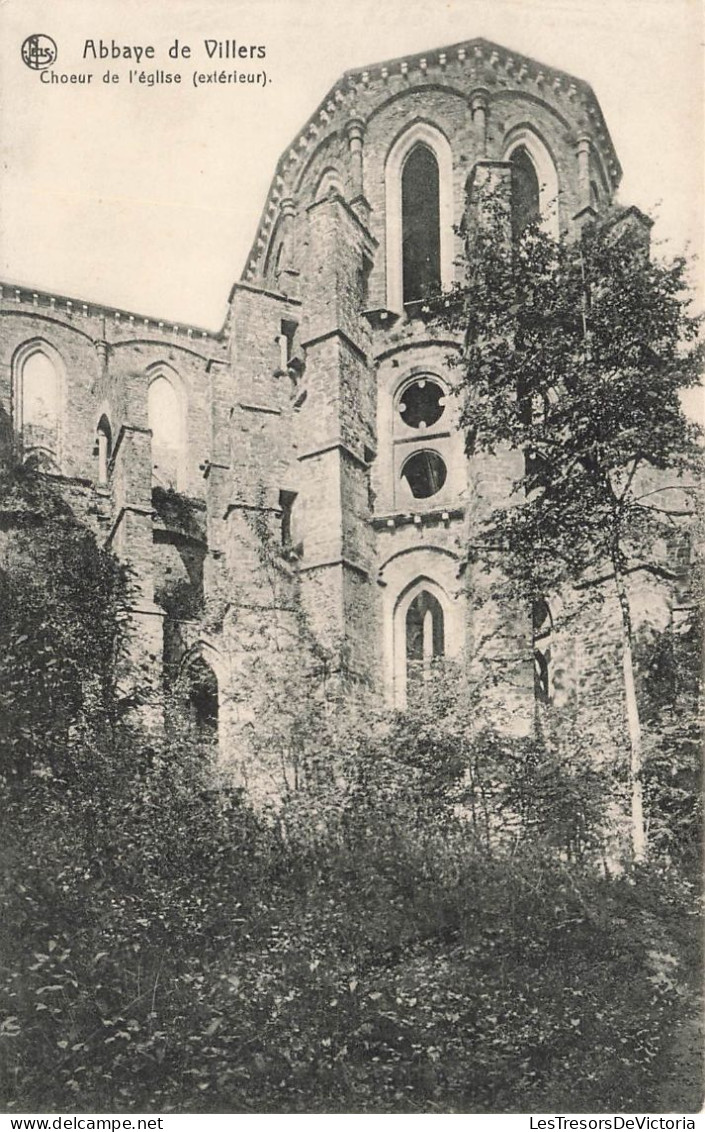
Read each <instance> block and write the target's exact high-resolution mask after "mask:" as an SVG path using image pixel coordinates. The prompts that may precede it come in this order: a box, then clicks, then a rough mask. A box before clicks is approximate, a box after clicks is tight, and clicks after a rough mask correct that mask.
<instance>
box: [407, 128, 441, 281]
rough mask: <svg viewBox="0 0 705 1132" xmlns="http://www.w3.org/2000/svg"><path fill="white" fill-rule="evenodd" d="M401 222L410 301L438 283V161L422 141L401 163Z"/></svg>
mask: <svg viewBox="0 0 705 1132" xmlns="http://www.w3.org/2000/svg"><path fill="white" fill-rule="evenodd" d="M401 222H402V278H403V296H404V302H405V303H413V302H415V301H416V300H417V299H422V298H424V296H425V295H428V294H429V292H431V291H433V290H435V289H437V288H438V287H440V285H441V235H440V192H439V178H438V162H437V161H436V158H435V155H434V154H433V153H432V152H431V150H430V149H429V148H428V146H426V145H423V143H419V144H418V145H415V146H414V148H413V149H412V150H411V152H410V154H409V156H408V157H407V159H406V161H405V162H404V169H403V171H402V178H401Z"/></svg>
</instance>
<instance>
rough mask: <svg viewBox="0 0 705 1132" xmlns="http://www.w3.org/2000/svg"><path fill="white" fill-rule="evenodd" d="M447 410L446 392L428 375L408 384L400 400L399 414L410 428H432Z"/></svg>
mask: <svg viewBox="0 0 705 1132" xmlns="http://www.w3.org/2000/svg"><path fill="white" fill-rule="evenodd" d="M444 411H445V394H444V392H443V390H442V389H441V387H440V385H438V384H437V383H436V382H435V381H430V380H429V379H428V378H426V377H422V378H419V380H418V381H414V382H412V384H411V385H408V386H407V387H406V389H405V390H404V392H403V394H402V399H401V401H400V402H399V415H400V416H401V419H402V420H403V422H404V424H405V425H408V426H409V428H430V426H431V425H434V424H435V423H436V421H439V420H440V419H441V417H442V416H443V413H444Z"/></svg>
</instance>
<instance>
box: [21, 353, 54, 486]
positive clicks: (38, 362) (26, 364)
mask: <svg viewBox="0 0 705 1132" xmlns="http://www.w3.org/2000/svg"><path fill="white" fill-rule="evenodd" d="M60 425H61V381H60V379H59V374H58V371H57V368H56V365H55V364H54V362H53V361H52V359H51V358H50V357H49V355H48V354H47V353H45V352H44V350H42V349H41V347H38V348H37V349H35V350H32V351H31V352H30V353H29V354H27V355H26V356H25V357H24V359H23V360H22V361H21V362H20V365H19V368H18V371H17V374H16V380H15V427H16V428H17V431H18V432H19V433H20V435H21V438H22V451H23V454H24V458H25V460H29V461H32V462H34V463H36V464H37V466H38V467H41V468H45V469H49V468H51V469H56V468H57V467H58V465H59V458H60V452H59V449H60V439H61V437H60Z"/></svg>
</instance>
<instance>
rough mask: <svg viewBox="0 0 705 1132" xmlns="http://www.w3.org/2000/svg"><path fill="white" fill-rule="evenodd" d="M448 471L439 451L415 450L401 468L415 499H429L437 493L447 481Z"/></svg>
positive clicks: (403, 477)
mask: <svg viewBox="0 0 705 1132" xmlns="http://www.w3.org/2000/svg"><path fill="white" fill-rule="evenodd" d="M447 475H448V472H447V470H446V466H445V464H444V463H443V461H442V459H441V457H440V456H439V455H438V453H437V452H430V451H424V452H414V455H413V456H409V459H408V460H407V461H406V462H405V464H404V466H403V468H402V470H401V478H402V479H403V480H406V482H407V484H408V485H409V490H410V491H411V494H412V495H413V497H414V499H428V498H429V497H430V496H431V495H436V493H437V492H439V491H440V490H441V488H442V487H443V484H444V483H445V482H446V477H447Z"/></svg>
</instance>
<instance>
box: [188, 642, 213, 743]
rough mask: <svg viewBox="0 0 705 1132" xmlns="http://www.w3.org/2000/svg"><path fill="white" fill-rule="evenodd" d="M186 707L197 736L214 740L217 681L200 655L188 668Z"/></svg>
mask: <svg viewBox="0 0 705 1132" xmlns="http://www.w3.org/2000/svg"><path fill="white" fill-rule="evenodd" d="M188 708H189V715H190V719H191V723H192V725H193V727H194V729H195V731H196V733H197V734H198V736H199V737H200V738H202V739H207V740H209V741H213V740H215V739H216V738H217V736H218V682H217V680H216V678H215V673H214V672H213V669H212V668H211V667H210V666H209V665H208V664H206V662H205V660H202V659H201V658H200V657H199V658H198V659H197V660H195V661H194V662H193V664H191V665H190V667H189V670H188Z"/></svg>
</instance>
